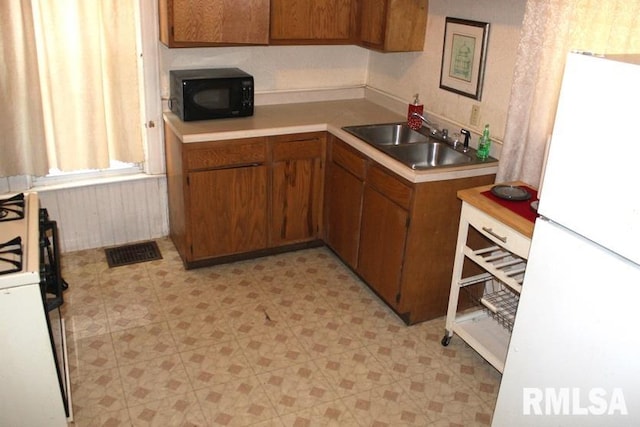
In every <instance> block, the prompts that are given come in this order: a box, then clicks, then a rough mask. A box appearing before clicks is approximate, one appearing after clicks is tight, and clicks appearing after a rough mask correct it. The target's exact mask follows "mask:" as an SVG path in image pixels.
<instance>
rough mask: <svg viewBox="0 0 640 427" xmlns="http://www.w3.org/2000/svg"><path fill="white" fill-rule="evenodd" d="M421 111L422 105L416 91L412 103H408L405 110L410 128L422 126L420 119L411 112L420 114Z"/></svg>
mask: <svg viewBox="0 0 640 427" xmlns="http://www.w3.org/2000/svg"><path fill="white" fill-rule="evenodd" d="M423 111H424V105H423V104H421V103H420V99H418V94H417V93H416V95H415V98H414V100H413V104H409V110H408V111H407V124H408V125H409V127H410V128H411V129H413V130H418V129H420V128H421V127H422V119H420V117H416V116H414V115H413V113H418V114H422V112H423Z"/></svg>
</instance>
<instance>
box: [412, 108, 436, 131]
mask: <svg viewBox="0 0 640 427" xmlns="http://www.w3.org/2000/svg"><path fill="white" fill-rule="evenodd" d="M411 116H412V117H417V118H419V119H420V120H422V122H423V123H424V124H425V125H427V126H428V127H429V128H431V129H435V125H434V124H433V123H431V122H430V121H429V120H428V119H427V118H426V117H425V116H423V115H422V114H420V113H416V112H414V113H412V114H411Z"/></svg>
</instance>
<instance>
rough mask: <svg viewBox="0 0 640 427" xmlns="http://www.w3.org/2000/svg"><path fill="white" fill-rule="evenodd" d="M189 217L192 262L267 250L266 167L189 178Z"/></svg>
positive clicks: (212, 172)
mask: <svg viewBox="0 0 640 427" xmlns="http://www.w3.org/2000/svg"><path fill="white" fill-rule="evenodd" d="M188 187H189V201H188V206H189V208H188V210H187V211H188V212H189V213H188V215H189V220H190V221H189V222H190V233H191V255H192V257H193V259H194V260H197V259H202V258H211V257H216V256H222V255H230V254H235V253H241V252H249V251H253V250H257V249H263V248H265V247H266V246H267V212H266V206H267V167H266V166H248V167H238V168H229V169H220V170H209V171H202V172H191V173H189V175H188Z"/></svg>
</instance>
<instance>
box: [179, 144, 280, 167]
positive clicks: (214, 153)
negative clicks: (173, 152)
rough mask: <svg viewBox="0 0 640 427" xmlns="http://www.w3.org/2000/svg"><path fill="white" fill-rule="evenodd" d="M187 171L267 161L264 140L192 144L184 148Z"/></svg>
mask: <svg viewBox="0 0 640 427" xmlns="http://www.w3.org/2000/svg"><path fill="white" fill-rule="evenodd" d="M185 157H186V158H185V165H186V169H187V170H189V171H193V170H202V169H215V168H221V167H227V166H238V165H248V164H252V163H263V162H265V161H266V159H267V143H266V139H265V138H248V139H234V140H229V141H215V142H202V143H192V144H188V145H186V147H185Z"/></svg>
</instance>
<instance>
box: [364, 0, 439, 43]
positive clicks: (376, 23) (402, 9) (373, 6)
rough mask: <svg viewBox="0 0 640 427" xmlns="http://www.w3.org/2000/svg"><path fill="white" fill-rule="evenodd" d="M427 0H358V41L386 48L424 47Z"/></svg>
mask: <svg viewBox="0 0 640 427" xmlns="http://www.w3.org/2000/svg"><path fill="white" fill-rule="evenodd" d="M427 14H428V1H427V0H367V1H362V2H360V43H361V44H362V45H363V46H365V47H368V48H371V49H376V50H382V51H385V52H409V51H420V50H423V49H424V36H425V33H426V29H427Z"/></svg>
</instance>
